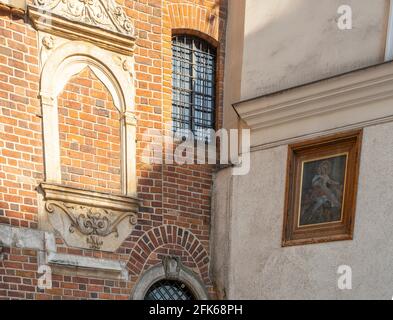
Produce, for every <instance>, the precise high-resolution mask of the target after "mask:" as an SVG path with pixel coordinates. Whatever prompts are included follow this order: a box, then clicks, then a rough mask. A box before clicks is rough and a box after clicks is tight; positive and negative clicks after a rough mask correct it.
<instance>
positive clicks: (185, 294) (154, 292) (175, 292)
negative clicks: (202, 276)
mask: <svg viewBox="0 0 393 320" xmlns="http://www.w3.org/2000/svg"><path fill="white" fill-rule="evenodd" d="M145 300H161V301H162V300H195V297H194V295H193V294H192V292H191V290H190V289H189V288H188V287H187V286H186V285H185V284H184V283H182V282H180V281H173V280H161V281H159V282H156V283H155V284H153V285H152V286H151V288H150V289H149V291H148V292H147V293H146V296H145Z"/></svg>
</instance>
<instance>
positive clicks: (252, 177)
mask: <svg viewBox="0 0 393 320" xmlns="http://www.w3.org/2000/svg"><path fill="white" fill-rule="evenodd" d="M363 139H364V140H363V150H362V157H361V168H360V180H359V191H358V202H357V212H356V222H355V238H354V240H353V241H344V242H334V243H327V244H316V245H307V246H298V247H292V248H282V247H281V236H282V225H283V206H284V188H285V172H286V159H287V146H280V147H276V148H274V149H267V150H263V151H257V152H253V153H252V164H251V172H250V173H249V175H247V176H240V177H233V178H232V179H233V184H231V183H230V182H231V178H230V176H231V175H230V173H231V172H230V169H226V170H223V171H221V172H220V173H219V174H218V177H217V180H216V184H217V185H221V186H223V185H228V186H230V187H229V188H224V187H222V188H218V187H217V188H215V190H214V192H215V202H216V203H219V204H220V205H221V206H220V207H219V209H217V207H216V209H215V211H214V216H213V222H214V223H213V233H215V234H216V235H217V236H215V237H214V240H215V242H213V245H214V247H215V250H214V251H213V253H214V255H213V258H214V261H213V272H215V273H216V275H217V272H219V275H217V276H216V278H215V279H216V284H217V286H218V287H219V288H220V289H221V291H223V292H226V294H227V298H229V299H388V300H391V299H392V296H393V258H392V256H393V249H392V248H393V237H392V236H391V235H392V230H391V228H392V225H393V214H392V209H393V197H392V196H391V195H392V194H393V166H392V165H391V163H392V158H393V151H392V150H393V123H388V124H382V125H377V126H371V127H367V128H365V129H364V138H363ZM226 231H228V232H229V236H228V237H229V238H227V237H225V236H223V235H222V232H226ZM225 261H227V263H228V266H225ZM340 265H349V266H351V267H352V270H353V290H351V291H341V290H339V289H338V286H337V280H338V277H339V276H338V274H337V269H338V267H339V266H340Z"/></svg>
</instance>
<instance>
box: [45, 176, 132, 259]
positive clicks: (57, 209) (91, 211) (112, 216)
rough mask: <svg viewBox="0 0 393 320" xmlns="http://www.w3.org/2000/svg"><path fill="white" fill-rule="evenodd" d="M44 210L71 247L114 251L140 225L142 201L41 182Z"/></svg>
mask: <svg viewBox="0 0 393 320" xmlns="http://www.w3.org/2000/svg"><path fill="white" fill-rule="evenodd" d="M40 187H41V189H42V191H43V194H44V200H45V210H46V212H47V213H48V219H49V221H50V223H51V225H52V226H53V227H54V229H55V230H56V231H57V232H59V233H60V234H61V236H62V238H63V239H64V241H65V242H66V244H67V245H68V246H72V247H77V248H83V249H93V250H103V251H111V252H113V251H115V250H117V249H118V248H119V246H120V245H121V244H122V242H123V241H124V240H125V239H126V238H127V237H128V235H129V234H130V233H131V232H132V230H133V228H134V226H135V225H136V223H137V215H136V213H137V210H138V204H139V201H138V200H137V199H135V198H132V197H128V196H118V195H111V196H108V195H107V194H105V193H99V192H92V191H85V190H79V189H75V188H69V187H65V186H61V185H53V184H46V183H42V184H41V185H40Z"/></svg>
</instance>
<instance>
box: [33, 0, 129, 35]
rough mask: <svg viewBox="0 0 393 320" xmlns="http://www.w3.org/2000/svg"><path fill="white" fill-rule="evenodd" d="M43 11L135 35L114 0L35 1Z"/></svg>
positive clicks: (125, 16)
mask: <svg viewBox="0 0 393 320" xmlns="http://www.w3.org/2000/svg"><path fill="white" fill-rule="evenodd" d="M34 4H35V5H36V6H37V7H38V8H39V9H41V10H43V11H48V12H51V13H54V14H57V15H59V16H62V17H64V18H66V19H69V20H71V21H75V22H80V23H85V24H88V25H92V26H95V27H100V28H103V29H106V30H110V31H114V32H119V33H122V34H125V35H128V36H133V35H134V33H135V29H134V26H133V24H132V22H131V21H130V20H129V19H128V17H127V15H126V14H125V12H124V11H123V9H122V8H121V7H120V6H118V5H117V4H116V2H115V1H114V0H34Z"/></svg>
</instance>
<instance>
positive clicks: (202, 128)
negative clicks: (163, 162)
mask: <svg viewBox="0 0 393 320" xmlns="http://www.w3.org/2000/svg"><path fill="white" fill-rule="evenodd" d="M172 50H173V100H172V101H173V102H172V126H173V131H174V135H175V137H177V138H183V137H187V136H188V134H189V133H190V132H192V133H193V134H194V136H195V137H196V139H198V140H201V139H202V140H208V141H210V134H211V130H214V128H215V85H216V84H215V73H216V50H215V48H213V47H212V46H210V45H209V44H208V43H207V42H206V41H203V40H201V39H199V38H196V37H191V36H184V35H183V36H174V37H173V38H172Z"/></svg>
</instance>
